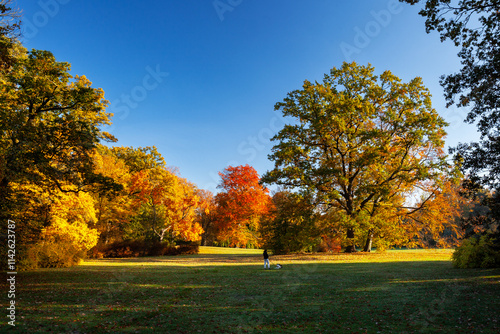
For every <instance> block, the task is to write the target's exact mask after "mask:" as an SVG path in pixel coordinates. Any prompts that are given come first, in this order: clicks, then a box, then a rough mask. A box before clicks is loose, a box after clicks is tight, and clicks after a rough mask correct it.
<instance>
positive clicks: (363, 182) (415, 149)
mask: <svg viewBox="0 0 500 334" xmlns="http://www.w3.org/2000/svg"><path fill="white" fill-rule="evenodd" d="M275 109H276V110H279V111H281V112H282V113H283V115H284V116H285V117H287V118H288V119H292V120H293V121H292V122H290V124H287V125H285V126H284V128H283V129H282V130H281V131H280V132H279V133H278V134H277V135H276V136H275V137H273V138H272V141H274V142H275V143H276V144H275V146H274V147H273V149H272V154H271V155H270V156H269V158H270V159H271V160H272V161H274V163H275V167H274V169H273V170H271V171H268V172H267V173H266V174H265V175H264V176H263V178H262V179H263V182H265V183H268V184H273V183H274V184H278V185H280V186H284V187H286V188H289V189H300V190H303V191H306V192H308V193H311V194H313V195H314V202H315V204H316V205H317V206H318V208H321V209H322V210H323V212H324V213H327V212H329V211H335V216H336V217H337V218H336V219H337V220H338V221H339V223H340V225H341V228H342V230H343V231H344V233H345V235H346V236H347V239H348V240H349V242H348V243H347V247H346V251H354V250H355V240H356V238H357V237H358V236H359V235H360V234H366V235H367V236H369V237H370V238H372V237H374V235H373V231H379V230H381V229H383V224H386V223H387V221H389V220H388V219H381V215H383V214H387V215H389V214H391V215H396V214H398V213H401V212H404V213H406V214H411V213H412V212H413V211H415V210H417V209H418V207H412V206H411V203H408V202H407V201H402V200H401V197H402V196H405V195H407V194H411V193H414V192H415V191H416V189H418V187H419V185H421V184H422V182H425V181H428V180H434V179H437V177H438V175H439V174H440V173H441V170H442V169H443V168H444V166H445V165H446V162H445V155H444V153H443V145H444V141H443V139H444V136H445V131H444V129H443V128H444V127H445V126H446V125H447V124H446V122H445V121H444V120H443V119H442V118H441V117H440V116H439V115H438V113H437V112H436V111H435V110H434V109H433V108H432V106H431V96H430V93H429V91H428V90H427V89H426V88H425V87H424V85H423V83H422V80H421V79H420V78H418V77H417V78H415V79H413V80H411V81H410V82H408V83H403V82H401V80H400V79H399V78H397V77H396V76H395V75H393V74H392V73H391V72H389V71H385V72H383V73H382V74H381V75H380V76H376V75H375V74H374V68H373V67H372V66H370V65H368V66H361V65H357V64H356V63H350V64H349V63H344V64H343V65H342V67H340V68H333V69H332V70H331V71H330V73H329V74H326V75H325V76H324V79H323V82H322V83H318V82H314V83H311V82H309V81H307V80H306V81H305V82H304V84H303V87H302V89H298V90H295V91H292V92H290V93H288V95H287V97H286V98H285V99H284V100H283V102H279V103H277V104H276V106H275ZM391 219H392V216H391ZM392 221H393V222H394V223H393V224H392V225H391V228H394V227H395V226H397V224H398V222H399V220H398V219H392ZM378 225H380V226H378ZM379 232H380V235H378V236H379V237H383V231H379ZM375 237H376V236H375Z"/></svg>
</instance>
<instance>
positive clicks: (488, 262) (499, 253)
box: [452, 234, 500, 268]
mask: <svg viewBox="0 0 500 334" xmlns="http://www.w3.org/2000/svg"><path fill="white" fill-rule="evenodd" d="M452 261H453V265H454V266H455V267H456V268H498V267H500V247H499V240H498V237H496V236H494V235H492V234H483V235H475V236H472V237H470V238H469V239H465V240H464V241H463V242H462V244H461V245H460V246H459V247H457V249H456V250H455V252H454V253H453V255H452Z"/></svg>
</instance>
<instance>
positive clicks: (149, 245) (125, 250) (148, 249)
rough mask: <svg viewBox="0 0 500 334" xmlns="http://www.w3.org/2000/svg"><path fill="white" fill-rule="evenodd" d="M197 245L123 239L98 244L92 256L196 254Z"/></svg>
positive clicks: (121, 256) (120, 256)
mask: <svg viewBox="0 0 500 334" xmlns="http://www.w3.org/2000/svg"><path fill="white" fill-rule="evenodd" d="M198 252H199V245H198V244H196V243H190V244H183V245H181V246H175V245H172V244H171V243H162V242H152V241H144V240H125V241H120V242H115V243H112V244H109V245H98V246H96V247H95V248H94V249H92V251H91V254H90V256H91V257H93V258H103V257H104V258H123V257H139V256H161V255H181V254H198Z"/></svg>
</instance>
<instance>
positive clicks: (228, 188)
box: [215, 165, 271, 247]
mask: <svg viewBox="0 0 500 334" xmlns="http://www.w3.org/2000/svg"><path fill="white" fill-rule="evenodd" d="M219 175H220V177H221V179H222V180H221V183H220V184H219V186H218V188H219V189H222V191H221V192H220V193H218V194H217V196H216V203H217V218H216V221H215V228H216V230H217V239H219V241H221V242H223V243H228V244H230V245H232V246H237V247H240V246H248V245H258V244H259V236H258V232H257V231H258V230H259V220H260V218H261V217H262V216H263V215H266V214H268V212H269V203H270V202H271V197H270V196H269V190H268V189H267V188H265V187H263V186H262V185H260V184H259V181H260V177H259V174H258V173H257V171H256V170H255V169H254V168H253V167H251V166H249V165H245V166H236V167H231V166H229V167H227V168H226V169H224V171H223V172H222V173H219Z"/></svg>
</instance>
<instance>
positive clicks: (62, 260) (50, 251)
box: [20, 242, 86, 270]
mask: <svg viewBox="0 0 500 334" xmlns="http://www.w3.org/2000/svg"><path fill="white" fill-rule="evenodd" d="M24 255H25V256H24V257H23V259H22V261H21V263H20V267H21V268H22V269H24V270H30V269H36V268H67V267H71V266H74V265H76V264H78V263H80V262H81V261H83V259H85V257H86V252H85V251H84V250H82V249H81V248H78V247H75V245H74V244H72V243H65V242H63V243H44V242H41V243H38V244H35V245H32V246H30V247H28V248H27V249H26V251H25V254H24Z"/></svg>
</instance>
